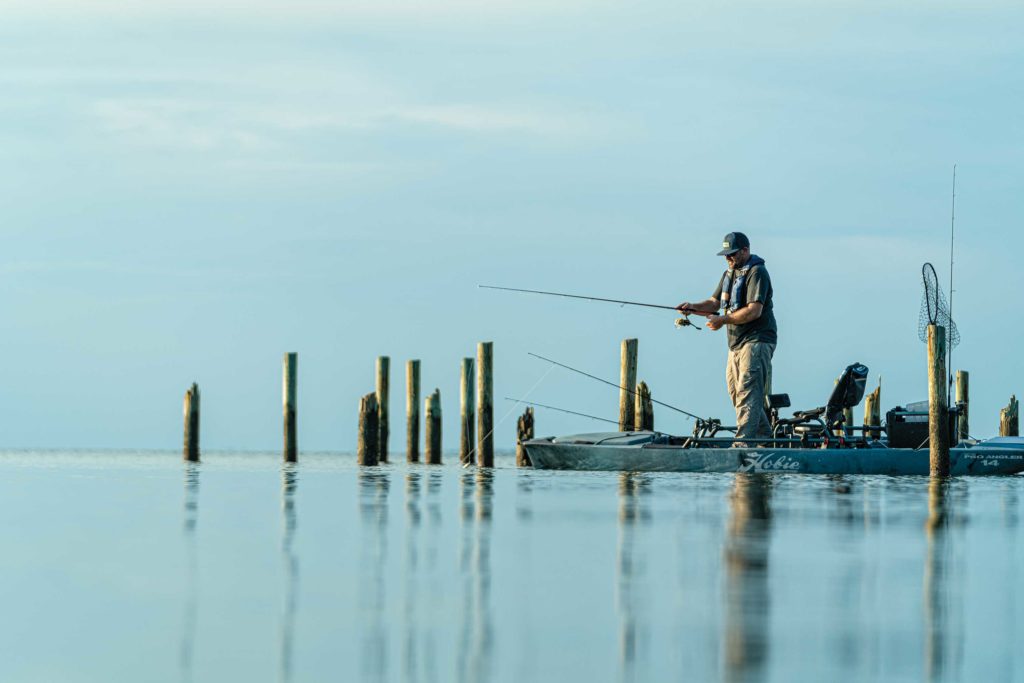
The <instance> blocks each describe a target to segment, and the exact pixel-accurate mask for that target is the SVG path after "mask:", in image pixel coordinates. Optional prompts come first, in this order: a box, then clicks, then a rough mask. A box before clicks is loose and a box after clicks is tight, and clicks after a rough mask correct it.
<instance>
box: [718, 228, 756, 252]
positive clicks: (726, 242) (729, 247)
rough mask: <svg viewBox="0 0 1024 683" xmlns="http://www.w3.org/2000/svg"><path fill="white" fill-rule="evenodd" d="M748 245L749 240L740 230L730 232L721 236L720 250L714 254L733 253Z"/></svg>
mask: <svg viewBox="0 0 1024 683" xmlns="http://www.w3.org/2000/svg"><path fill="white" fill-rule="evenodd" d="M749 246H750V240H748V239H747V236H746V235H744V234H743V233H742V232H730V233H729V234H728V235H726V236H725V237H723V238H722V251H720V252H718V253H717V254H715V256H728V255H730V254H735V253H736V252H737V251H739V250H740V249H742V248H744V247H749Z"/></svg>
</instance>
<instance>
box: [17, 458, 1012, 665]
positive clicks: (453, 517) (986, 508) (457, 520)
mask: <svg viewBox="0 0 1024 683" xmlns="http://www.w3.org/2000/svg"><path fill="white" fill-rule="evenodd" d="M178 458H179V456H178V454H177V453H172V452H165V453H159V452H140V453H126V452H117V453H100V452H92V453H85V452H76V453H69V452H53V451H48V452H27V451H19V452H7V453H2V454H0V512H2V516H3V520H4V524H3V525H2V526H0V547H2V548H3V551H4V552H3V554H2V556H0V563H2V573H0V577H2V581H0V592H2V605H3V610H4V617H5V618H4V619H3V620H2V621H0V680H3V681H113V680H132V681H135V680H146V681H165V680H166V681H193V680H194V681H212V680H247V681H264V680H266V681H273V680H280V681H321V680H343V681H425V682H429V681H445V682H446V681H517V682H518V681H574V680H580V681H588V682H589V681H662V680H683V679H687V680H725V681H758V680H772V681H794V680H807V681H820V680H827V679H844V680H867V679H885V680H907V681H919V680H983V679H984V680H1011V679H1019V678H1020V677H1022V676H1024V661H1022V654H1021V651H1022V648H1021V647H1020V638H1019V637H1018V636H1019V635H1021V634H1019V633H1018V630H1017V628H1018V623H1020V619H1019V617H1020V616H1021V614H1022V609H1024V595H1022V590H1021V589H1020V588H1018V587H1017V585H1018V583H1019V582H1020V581H1021V580H1022V575H1021V569H1022V566H1024V565H1022V550H1021V548H1022V547H1024V545H1022V544H1021V540H1022V539H1021V528H1020V525H1019V523H1018V520H1019V515H1020V507H1021V504H1020V496H1021V492H1022V484H1024V479H1022V478H1019V477H1007V478H987V479H985V478H977V479H960V480H956V481H953V482H951V483H949V484H947V485H941V486H940V485H935V484H930V483H929V481H928V480H927V479H925V478H910V477H906V478H893V477H862V476H851V477H818V476H800V475H688V474H620V473H577V472H534V471H530V470H516V469H515V468H514V467H512V466H511V465H512V463H511V460H510V459H509V458H508V457H507V456H506V457H504V458H499V467H498V468H497V469H495V470H494V471H477V470H475V469H462V468H460V467H458V466H456V465H453V464H448V465H444V466H440V467H428V466H423V465H413V466H407V465H405V464H404V463H396V464H392V465H387V466H382V467H379V468H368V469H364V470H362V471H360V470H359V469H357V468H356V467H355V466H354V461H353V458H352V456H351V455H347V454H326V453H324V454H304V455H303V456H302V459H301V460H302V461H301V463H300V464H299V465H298V466H290V467H288V466H285V467H282V465H281V464H280V462H279V461H278V456H277V455H275V454H269V453H266V454H253V453H246V454H231V453H208V454H205V453H204V462H203V463H202V464H201V465H198V466H186V465H183V464H182V463H181V462H180V461H179V459H178ZM449 462H451V458H449Z"/></svg>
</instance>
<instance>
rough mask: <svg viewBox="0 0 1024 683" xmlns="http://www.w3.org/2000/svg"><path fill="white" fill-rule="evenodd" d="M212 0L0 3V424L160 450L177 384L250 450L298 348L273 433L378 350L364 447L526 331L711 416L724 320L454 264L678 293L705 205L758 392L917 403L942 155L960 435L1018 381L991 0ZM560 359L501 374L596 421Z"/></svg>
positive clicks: (262, 443)
mask: <svg viewBox="0 0 1024 683" xmlns="http://www.w3.org/2000/svg"><path fill="white" fill-rule="evenodd" d="M209 5H210V3H207V2H198V1H191V0H190V1H186V2H174V3H171V2H158V1H156V0H149V1H148V2H139V3H131V4H128V3H119V2H113V1H110V2H103V1H99V2H90V1H87V0H86V1H82V2H22V1H20V0H19V1H15V2H6V3H4V6H5V9H4V20H3V22H2V23H0V84H2V86H3V88H4V93H5V95H4V98H3V100H2V102H0V149H2V154H0V180H2V183H3V187H4V192H3V193H2V194H0V209H2V212H3V213H2V215H3V221H2V223H0V225H2V235H3V245H4V247H5V248H4V250H3V256H2V258H0V276H2V278H3V283H4V292H5V294H4V296H3V297H0V315H2V320H3V321H4V325H5V329H4V333H3V335H2V338H3V347H4V349H5V354H4V358H5V361H4V362H3V364H2V366H0V367H2V377H3V382H2V386H3V390H2V391H0V410H2V413H3V415H4V417H3V419H2V420H0V444H2V445H6V446H55V447H56V446H117V447H131V446H144V447H162V446H168V447H176V446H177V445H178V444H179V443H180V438H181V414H180V411H181V399H182V395H183V393H184V391H185V389H186V388H187V386H188V385H189V383H191V382H192V381H193V380H195V381H198V382H199V383H200V386H201V388H202V392H203V445H204V446H205V447H210V448H214V447H238V448H278V447H279V445H280V429H281V419H280V362H281V355H282V353H283V352H285V351H298V352H299V367H300V387H299V411H300V418H299V419H300V448H305V449H312V448H317V449H351V448H352V447H353V446H354V440H355V420H356V407H357V402H358V398H359V396H360V395H361V394H363V393H365V392H367V391H370V390H371V389H372V386H373V365H374V358H375V357H376V356H377V355H379V354H389V355H390V356H391V357H392V364H393V366H394V370H395V372H394V374H393V377H392V387H393V393H394V398H393V402H392V406H391V407H392V414H393V416H394V420H395V423H396V424H395V427H394V428H393V432H394V433H395V435H396V436H395V437H394V438H393V440H392V448H393V449H395V450H399V449H400V448H401V447H402V438H401V432H402V429H401V426H400V425H401V420H402V419H403V411H404V398H403V395H404V376H403V375H402V374H401V373H402V366H403V364H404V361H405V360H406V359H407V358H412V357H416V358H420V359H421V360H422V363H423V389H424V393H427V392H428V391H429V390H431V389H433V387H435V386H437V387H440V389H441V392H442V402H443V407H444V411H445V420H446V424H445V429H446V436H447V438H446V443H447V445H448V446H449V447H451V446H454V445H455V443H456V438H457V433H458V432H457V430H456V420H457V413H458V394H457V387H458V367H459V359H460V358H461V357H462V356H463V355H471V354H473V352H474V348H475V343H476V342H477V341H478V340H481V339H491V340H493V341H494V342H495V357H496V376H495V392H496V394H497V395H498V396H499V397H500V396H505V395H509V396H515V395H521V394H523V393H525V392H526V391H528V390H529V389H530V388H531V387H532V386H533V385H534V384H535V382H536V381H537V380H538V379H540V378H541V376H542V375H544V373H545V372H546V370H547V368H546V367H545V366H543V365H542V364H540V363H539V362H537V361H535V360H533V359H531V358H529V357H528V356H527V355H526V353H527V351H534V352H537V353H542V354H544V355H550V356H552V357H554V358H557V359H560V360H563V361H565V362H569V363H571V364H576V365H577V366H579V367H581V368H583V369H586V370H588V371H590V372H594V373H597V374H601V375H604V376H607V377H609V378H614V377H615V375H616V373H617V367H618V344H619V341H620V340H621V339H622V338H624V337H627V336H637V337H639V338H640V375H641V377H643V378H644V379H645V380H646V381H647V382H648V383H649V384H650V385H651V387H652V390H653V392H654V395H655V397H656V398H659V399H661V400H664V401H667V402H669V403H674V404H678V405H681V406H682V407H685V408H687V409H688V410H691V411H693V412H698V413H702V414H714V415H721V416H723V417H725V418H727V419H728V418H729V417H730V416H731V406H730V405H729V403H728V399H727V396H726V394H725V387H724V377H723V375H724V360H725V339H724V335H723V334H720V333H711V332H708V331H703V332H700V333H699V334H698V333H693V332H692V331H677V330H675V329H673V327H672V319H673V318H672V315H671V314H670V313H666V314H665V315H660V314H657V313H651V312H646V311H637V310H627V309H619V308H616V307H614V306H603V305H597V304H580V303H573V302H565V301H558V300H554V299H542V298H539V297H517V296H516V295H511V294H503V293H495V292H485V291H481V290H478V289H477V288H476V285H477V284H478V283H493V284H500V285H509V286H525V287H537V288H542V289H555V290H565V291H570V292H578V293H587V294H594V295H598V296H610V297H623V298H631V299H640V300H648V301H652V302H656V303H667V304H675V303H678V302H679V301H681V300H683V299H688V298H691V299H692V298H697V297H700V296H706V295H707V294H710V292H711V290H712V288H713V287H714V285H715V282H716V279H717V277H718V275H719V274H720V272H721V270H722V267H723V263H722V259H720V258H717V257H715V256H714V252H715V251H716V250H717V246H718V243H719V241H720V240H721V236H722V234H724V233H725V232H728V231H730V230H733V229H742V230H744V231H746V232H747V233H748V234H749V235H750V237H751V240H752V241H753V246H754V251H755V252H756V253H759V254H760V255H761V256H763V257H764V258H765V259H766V260H767V262H768V266H769V269H770V271H771V273H772V276H773V279H774V282H775V287H776V293H777V297H776V310H777V316H778V319H779V326H780V345H779V349H778V352H777V354H776V362H775V386H776V389H777V390H781V391H788V392H789V393H790V394H791V396H792V397H793V402H794V407H813V406H815V405H819V404H820V403H822V402H823V401H824V398H825V397H826V395H827V393H828V391H829V389H830V387H831V384H832V379H833V378H834V377H835V375H836V374H837V373H838V372H839V371H840V370H841V369H842V368H843V367H844V366H845V365H846V364H847V363H849V362H853V361H862V362H864V363H866V364H867V365H869V366H870V368H871V370H872V380H871V381H872V382H874V380H875V378H877V376H878V374H879V373H881V374H882V375H883V376H884V388H883V399H882V403H883V408H884V409H888V408H889V407H891V406H892V405H895V404H896V403H902V402H906V401H911V400H918V399H920V398H922V397H924V396H926V391H927V387H926V376H925V368H924V347H923V345H922V344H921V343H920V342H919V341H918V340H917V312H918V305H919V301H920V284H919V270H920V265H921V263H922V262H923V261H925V260H932V261H934V262H935V265H936V267H937V269H938V272H939V275H940V279H941V280H942V281H943V283H946V282H947V280H948V275H949V273H948V270H949V269H948V259H949V255H948V247H949V202H950V196H949V193H950V174H951V168H952V165H953V163H954V162H956V163H958V164H959V166H958V168H959V171H958V178H959V191H958V212H957V213H958V223H957V225H958V255H957V261H958V266H957V272H956V277H957V287H956V289H957V293H956V298H955V302H954V306H955V307H956V310H955V311H954V317H955V318H956V319H957V320H958V323H959V325H960V329H961V333H962V336H963V343H962V345H961V347H960V348H959V349H958V350H957V355H956V358H955V365H956V366H957V367H962V368H966V369H969V370H970V371H971V372H972V389H973V392H972V393H973V396H972V398H973V404H972V412H973V417H974V420H973V425H974V427H973V430H972V431H974V432H975V433H976V434H977V435H987V434H991V433H992V432H993V431H995V428H996V418H997V411H998V408H999V406H1000V405H1001V404H1004V403H1005V402H1006V400H1007V399H1008V397H1009V395H1010V393H1013V392H1017V393H1019V392H1021V391H1022V390H1024V372H1022V370H1024V367H1022V365H1024V360H1022V359H1021V357H1020V354H1019V353H1017V350H1016V345H1015V343H1014V342H1013V341H1008V340H1014V339H1019V338H1020V337H1021V335H1022V333H1024V323H1022V320H1021V315H1020V312H1019V311H1020V306H1019V302H1018V297H1019V294H1020V292H1021V289H1022V287H1021V285H1022V282H1024V275H1022V271H1021V269H1020V266H1019V256H1018V255H1019V253H1020V251H1021V246H1022V243H1024V238H1022V237H1021V236H1020V232H1019V228H1020V227H1021V224H1022V215H1024V174H1022V172H1024V154H1022V153H1024V123H1022V122H1024V117H1022V113H1024V88H1022V83H1021V74H1022V73H1024V48H1022V47H1021V41H1020V36H1021V35H1022V33H1024V6H1021V5H1020V4H1019V3H1014V2H981V3H969V4H968V3H949V2H907V3H899V4H898V6H893V3H882V2H847V3H822V2H802V1H798V2H781V3H764V2H758V3H754V2H740V3H710V2H708V3H699V4H694V3H687V4H681V3H678V2H639V3H628V4H627V3H611V2H596V3H586V2H564V3H558V2H531V1H526V2H524V1H522V0H519V1H517V2H511V1H506V0H498V1H497V2H488V3H476V2H468V1H463V0H442V1H440V2H411V1H409V2H372V3H371V2H359V3H345V2H332V3H327V2H314V1H307V2H298V3H276V2H267V1H261V0H254V1H250V2H246V3H241V2H235V3H229V4H220V5H218V8H216V9H211V8H210V7H209ZM588 382H589V381H588V380H584V379H580V378H577V377H574V376H572V375H567V374H564V373H563V372H562V371H555V372H552V373H551V374H548V375H547V376H546V377H545V378H544V380H543V382H541V384H540V385H539V386H538V387H537V388H536V389H535V390H534V391H533V393H532V394H531V398H533V399H535V400H537V401H540V402H545V403H551V404H554V405H562V406H565V407H568V408H572V409H575V410H581V411H584V412H592V413H595V414H599V415H603V416H607V417H614V416H615V413H616V402H617V396H616V392H615V391H614V390H612V389H608V390H607V391H606V390H605V389H604V388H602V387H601V386H600V385H593V384H591V383H588ZM507 408H508V404H505V403H499V405H498V406H497V411H496V412H497V417H498V418H500V417H502V416H503V415H504V414H505V412H506V410H507ZM513 417H514V416H510V417H509V418H508V419H507V420H506V421H505V423H503V424H502V425H501V426H500V427H499V432H498V443H499V445H502V446H508V445H510V444H511V443H512V438H513V433H514V420H513ZM657 420H658V426H659V427H661V428H663V429H667V430H670V431H688V430H689V429H690V426H691V425H690V423H689V422H685V421H684V422H680V421H678V420H676V419H675V417H674V415H673V414H672V413H669V412H663V411H661V410H660V409H659V410H658V412H657ZM537 422H538V432H539V433H542V434H549V433H559V432H571V431H587V430H592V429H595V428H596V429H601V427H600V425H599V423H593V422H590V421H586V420H581V419H578V418H572V417H568V416H561V415H557V414H552V413H548V412H540V413H539V414H538V418H537Z"/></svg>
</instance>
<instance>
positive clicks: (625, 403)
mask: <svg viewBox="0 0 1024 683" xmlns="http://www.w3.org/2000/svg"><path fill="white" fill-rule="evenodd" d="M637 343H638V342H637V340H636V339H623V340H622V352H621V354H620V363H619V365H620V367H619V431H620V432H628V431H630V430H632V429H633V426H634V424H635V422H636V418H635V417H634V415H633V408H634V405H635V400H634V398H633V396H634V395H635V394H636V354H637Z"/></svg>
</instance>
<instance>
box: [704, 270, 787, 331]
mask: <svg viewBox="0 0 1024 683" xmlns="http://www.w3.org/2000/svg"><path fill="white" fill-rule="evenodd" d="M726 275H727V273H722V277H720V278H719V279H718V287H716V288H715V293H714V294H712V295H711V298H712V299H715V300H716V301H721V300H722V282H723V281H724V280H725V276H726ZM737 275H738V273H737ZM745 289H746V296H745V297H744V299H745V301H744V302H743V306H746V305H747V304H752V303H760V304H761V305H762V306H764V308H763V309H762V311H761V317H760V318H758V319H757V320H753V321H751V322H749V323H747V324H745V325H726V328H727V329H728V332H729V348H730V349H732V350H734V351H735V350H736V349H738V348H740V347H741V346H743V345H744V344H746V343H747V342H750V341H759V342H766V343H768V344H776V343H778V338H779V327H778V325H776V324H775V314H774V313H773V312H772V280H771V278H770V277H768V271H767V270H766V269H765V267H764V266H763V265H758V266H754V267H753V268H751V269H750V271H749V272H747V282H746V287H745ZM743 306H740V308H743Z"/></svg>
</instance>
